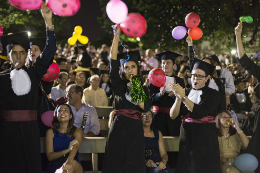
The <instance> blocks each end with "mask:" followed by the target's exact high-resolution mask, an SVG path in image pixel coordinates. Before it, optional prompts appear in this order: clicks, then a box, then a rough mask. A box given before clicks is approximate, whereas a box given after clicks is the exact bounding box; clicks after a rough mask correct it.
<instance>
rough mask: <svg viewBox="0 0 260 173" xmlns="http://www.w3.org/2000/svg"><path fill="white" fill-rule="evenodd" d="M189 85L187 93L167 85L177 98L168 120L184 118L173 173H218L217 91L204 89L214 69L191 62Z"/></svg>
mask: <svg viewBox="0 0 260 173" xmlns="http://www.w3.org/2000/svg"><path fill="white" fill-rule="evenodd" d="M190 62H191V69H192V72H191V76H192V77H191V83H192V88H190V89H189V90H188V91H187V92H186V93H185V90H184V89H183V88H182V87H181V86H180V85H178V84H170V86H171V88H172V91H173V92H174V94H175V96H176V100H175V103H174V104H173V106H172V108H171V111H170V116H171V118H172V119H174V118H176V117H177V116H178V115H179V113H180V112H181V114H182V115H183V123H182V125H181V133H180V146H179V158H178V164H177V168H176V173H220V171H221V170H220V154H219V145H218V137H217V133H216V123H215V117H216V115H217V108H218V104H219V93H218V91H216V90H214V89H211V88H209V87H207V86H206V82H207V81H208V79H209V74H212V72H213V70H214V69H215V67H214V66H212V65H211V64H208V63H206V62H204V61H201V60H198V59H196V58H194V60H193V61H190Z"/></svg>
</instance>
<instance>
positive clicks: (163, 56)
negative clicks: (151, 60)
mask: <svg viewBox="0 0 260 173" xmlns="http://www.w3.org/2000/svg"><path fill="white" fill-rule="evenodd" d="M179 56H182V55H180V54H178V53H175V52H171V51H166V52H162V53H159V54H156V57H158V61H162V60H168V59H170V60H172V62H173V64H175V59H176V58H177V57H179Z"/></svg>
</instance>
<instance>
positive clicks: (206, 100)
mask: <svg viewBox="0 0 260 173" xmlns="http://www.w3.org/2000/svg"><path fill="white" fill-rule="evenodd" d="M212 98H214V99H212ZM218 103H219V93H218V91H216V90H213V89H210V91H209V92H207V93H205V94H204V96H203V97H202V98H201V102H200V103H199V104H195V103H194V107H193V110H192V113H191V115H190V117H191V118H193V119H202V118H203V117H206V116H210V115H211V114H212V113H213V112H214V111H216V110H217V108H218Z"/></svg>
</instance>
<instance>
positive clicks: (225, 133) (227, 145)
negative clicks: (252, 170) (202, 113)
mask: <svg viewBox="0 0 260 173" xmlns="http://www.w3.org/2000/svg"><path fill="white" fill-rule="evenodd" d="M216 125H217V128H218V141H219V150H220V162H221V172H222V173H229V172H232V173H240V171H239V170H238V169H237V168H236V167H234V166H233V164H234V161H235V158H236V157H237V156H238V155H239V153H240V148H241V146H243V148H247V146H248V143H249V139H248V138H247V136H246V135H245V134H244V133H243V131H242V130H241V129H240V128H239V126H238V125H237V121H236V120H235V119H234V118H232V116H231V115H230V113H229V112H228V111H222V112H220V113H219V114H218V116H217V117H216Z"/></svg>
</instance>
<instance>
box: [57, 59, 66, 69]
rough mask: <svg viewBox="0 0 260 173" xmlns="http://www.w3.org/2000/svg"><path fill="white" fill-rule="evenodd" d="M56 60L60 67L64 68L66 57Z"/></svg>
mask: <svg viewBox="0 0 260 173" xmlns="http://www.w3.org/2000/svg"><path fill="white" fill-rule="evenodd" d="M56 62H57V64H58V66H59V68H60V69H66V67H67V59H66V58H57V59H56Z"/></svg>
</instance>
